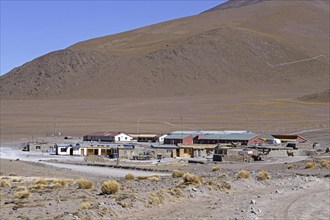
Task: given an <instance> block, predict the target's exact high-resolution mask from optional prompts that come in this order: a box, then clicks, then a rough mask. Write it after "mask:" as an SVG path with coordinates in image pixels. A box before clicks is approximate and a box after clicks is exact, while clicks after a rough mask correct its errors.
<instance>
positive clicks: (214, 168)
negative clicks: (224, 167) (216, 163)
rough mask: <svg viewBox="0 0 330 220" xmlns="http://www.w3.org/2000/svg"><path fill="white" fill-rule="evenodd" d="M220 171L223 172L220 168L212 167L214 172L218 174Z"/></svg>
mask: <svg viewBox="0 0 330 220" xmlns="http://www.w3.org/2000/svg"><path fill="white" fill-rule="evenodd" d="M220 170H221V168H220V167H212V171H213V172H217V171H220Z"/></svg>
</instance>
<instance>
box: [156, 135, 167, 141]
mask: <svg viewBox="0 0 330 220" xmlns="http://www.w3.org/2000/svg"><path fill="white" fill-rule="evenodd" d="M165 137H167V134H164V135H162V136H160V137H159V138H158V141H159V142H160V143H164V138H165Z"/></svg>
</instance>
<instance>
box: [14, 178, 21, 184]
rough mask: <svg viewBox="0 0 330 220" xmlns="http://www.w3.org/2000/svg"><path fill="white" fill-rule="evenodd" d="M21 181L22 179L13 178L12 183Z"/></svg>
mask: <svg viewBox="0 0 330 220" xmlns="http://www.w3.org/2000/svg"><path fill="white" fill-rule="evenodd" d="M21 181H22V180H21V179H13V183H19V182H21Z"/></svg>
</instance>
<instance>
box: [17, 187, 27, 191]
mask: <svg viewBox="0 0 330 220" xmlns="http://www.w3.org/2000/svg"><path fill="white" fill-rule="evenodd" d="M25 190H26V187H25V186H19V187H17V188H16V191H25Z"/></svg>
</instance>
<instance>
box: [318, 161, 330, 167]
mask: <svg viewBox="0 0 330 220" xmlns="http://www.w3.org/2000/svg"><path fill="white" fill-rule="evenodd" d="M320 164H321V166H322V167H329V166H330V161H328V160H321V162H320Z"/></svg>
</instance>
